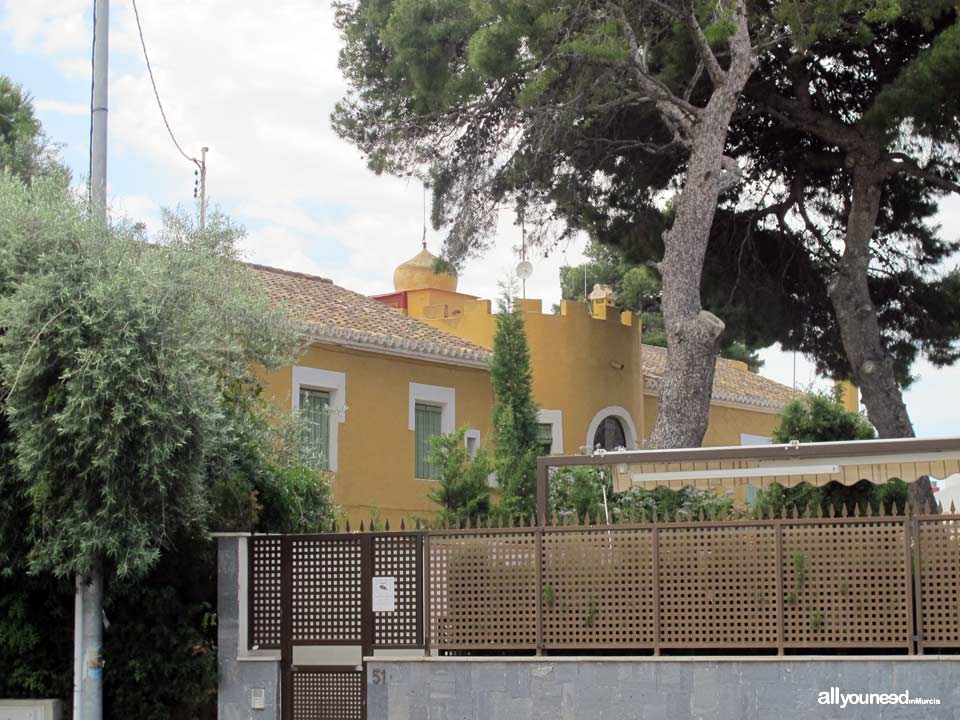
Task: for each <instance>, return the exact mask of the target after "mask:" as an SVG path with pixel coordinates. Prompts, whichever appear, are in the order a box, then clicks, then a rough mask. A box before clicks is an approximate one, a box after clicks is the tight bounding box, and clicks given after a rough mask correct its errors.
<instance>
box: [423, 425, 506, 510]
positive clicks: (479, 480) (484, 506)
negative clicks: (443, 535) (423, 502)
mask: <svg viewBox="0 0 960 720" xmlns="http://www.w3.org/2000/svg"><path fill="white" fill-rule="evenodd" d="M466 431H467V428H466V427H462V428H460V429H459V430H457V432H455V433H448V434H446V435H440V436H438V437H433V438H431V439H430V443H431V451H430V456H429V461H430V463H431V464H432V465H434V466H435V467H436V468H437V469H438V471H439V473H440V478H439V480H438V481H437V483H436V485H435V486H434V487H433V488H431V490H430V491H429V492H428V493H427V497H429V498H430V499H431V500H432V501H433V502H435V503H437V505H439V506H440V512H439V513H438V518H437V519H438V520H439V521H440V522H441V524H444V523H447V522H448V521H451V520H452V521H455V522H460V521H463V520H470V521H473V522H476V521H477V520H478V519H479V518H485V517H488V516H489V515H490V487H489V485H487V478H488V477H489V475H490V473H491V472H492V471H493V466H492V465H491V463H490V459H489V457H488V456H487V453H486V450H484V449H483V448H478V449H477V453H476V455H474V456H473V457H470V454H469V453H468V451H467V447H466V443H465V442H464V437H465V436H466Z"/></svg>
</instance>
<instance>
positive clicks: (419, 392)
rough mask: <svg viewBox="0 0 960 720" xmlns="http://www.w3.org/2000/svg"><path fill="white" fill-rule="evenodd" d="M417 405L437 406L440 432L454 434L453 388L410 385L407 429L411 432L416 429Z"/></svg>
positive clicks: (454, 403)
mask: <svg viewBox="0 0 960 720" xmlns="http://www.w3.org/2000/svg"><path fill="white" fill-rule="evenodd" d="M417 403H424V404H426V405H436V406H438V407H439V408H440V432H442V433H443V434H444V435H448V434H450V433H452V432H454V430H455V429H456V423H457V391H456V390H455V389H454V388H452V387H443V386H442V385H422V384H420V383H410V396H409V400H408V406H407V428H408V429H409V430H410V431H411V432H413V431H414V430H415V429H416V427H417V413H416V405H417Z"/></svg>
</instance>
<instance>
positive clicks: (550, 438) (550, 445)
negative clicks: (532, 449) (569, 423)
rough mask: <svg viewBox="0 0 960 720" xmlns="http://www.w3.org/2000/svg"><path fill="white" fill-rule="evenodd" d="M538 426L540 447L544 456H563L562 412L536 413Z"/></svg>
mask: <svg viewBox="0 0 960 720" xmlns="http://www.w3.org/2000/svg"><path fill="white" fill-rule="evenodd" d="M537 422H538V423H539V424H540V433H541V446H542V448H541V449H542V450H543V454H544V455H562V454H563V412H561V411H560V410H541V411H540V412H539V413H537Z"/></svg>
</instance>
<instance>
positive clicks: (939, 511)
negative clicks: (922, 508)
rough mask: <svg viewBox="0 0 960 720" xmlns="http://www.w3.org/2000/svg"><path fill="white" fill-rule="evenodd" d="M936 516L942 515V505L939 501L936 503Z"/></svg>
mask: <svg viewBox="0 0 960 720" xmlns="http://www.w3.org/2000/svg"><path fill="white" fill-rule="evenodd" d="M937 514H939V515H943V503H942V502H940V501H939V500H938V501H937Z"/></svg>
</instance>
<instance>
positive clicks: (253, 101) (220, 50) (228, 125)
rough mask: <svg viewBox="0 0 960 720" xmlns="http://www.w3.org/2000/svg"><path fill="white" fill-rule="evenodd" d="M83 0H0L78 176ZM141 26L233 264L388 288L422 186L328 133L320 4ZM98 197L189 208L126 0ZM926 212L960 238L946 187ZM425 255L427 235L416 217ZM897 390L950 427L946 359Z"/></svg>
mask: <svg viewBox="0 0 960 720" xmlns="http://www.w3.org/2000/svg"><path fill="white" fill-rule="evenodd" d="M92 7H93V0H44V1H43V2H39V1H36V0H29V1H28V0H0V73H3V74H7V75H9V76H11V77H12V78H13V79H14V81H15V82H18V83H20V84H22V85H23V86H24V87H25V88H26V89H27V90H28V91H29V92H30V93H31V94H32V96H33V98H34V104H35V108H36V111H37V115H38V116H39V118H40V120H41V122H42V123H43V125H44V128H45V130H46V131H47V134H48V135H49V136H50V137H51V138H52V139H54V140H55V141H57V142H59V143H61V144H62V155H63V159H64V160H65V162H66V163H67V165H68V166H69V167H70V168H71V169H72V170H73V173H74V177H75V178H76V179H78V180H80V179H82V178H85V177H86V175H87V174H88V173H87V168H88V162H89V161H88V149H89V132H90V121H89V108H90V44H91V36H92V13H91V9H92ZM138 8H139V10H140V17H141V22H142V25H143V33H144V37H145V40H146V43H147V51H148V53H149V54H150V60H151V63H152V65H153V69H154V75H155V78H156V81H157V86H158V89H159V92H160V97H161V100H162V101H163V105H164V109H165V110H166V114H167V118H168V119H169V121H170V125H171V127H172V128H173V131H174V133H175V135H176V136H177V139H178V140H179V142H180V145H181V146H182V147H183V148H184V149H185V150H186V152H187V153H188V154H189V155H191V156H195V157H199V156H200V148H201V147H202V146H204V145H206V146H208V147H209V148H210V151H209V154H208V157H207V159H208V171H207V188H208V196H209V198H210V202H211V204H212V205H216V206H218V207H219V208H221V209H222V210H223V211H225V212H226V213H227V214H228V215H230V216H231V217H232V218H233V219H234V220H236V221H237V222H238V223H240V224H241V225H243V226H244V227H245V228H246V230H247V236H246V238H245V240H244V249H245V252H246V256H247V258H248V259H249V260H251V261H254V262H259V263H263V264H267V265H273V266H276V267H282V268H286V269H289V270H296V271H300V272H306V273H312V274H317V275H322V276H324V277H329V278H331V279H332V280H333V281H334V282H336V283H338V284H339V285H342V286H344V287H348V288H350V289H352V290H356V291H358V292H363V293H369V294H372V293H382V292H390V291H391V290H392V289H393V287H392V274H393V270H394V268H395V267H396V266H397V265H399V264H400V263H401V262H403V261H404V260H407V259H408V258H410V257H412V256H413V255H415V254H416V253H417V252H418V251H419V249H420V239H421V235H422V232H423V188H422V186H421V185H419V183H417V182H416V181H408V180H404V179H398V178H393V177H388V176H377V175H375V174H374V173H372V172H370V171H369V170H368V169H367V168H366V165H365V162H364V160H363V158H362V157H361V154H360V152H359V151H358V150H357V149H356V148H354V147H353V146H352V145H349V144H348V143H346V142H344V141H342V140H340V139H339V138H338V137H337V136H336V134H335V133H334V132H333V130H332V129H331V126H330V113H331V112H332V110H333V107H334V104H335V103H336V102H337V100H338V99H340V97H342V95H343V93H344V90H345V83H344V81H343V78H342V76H341V75H340V72H339V70H338V68H337V53H338V50H339V38H338V36H337V33H336V31H335V29H334V26H333V12H332V10H331V9H330V3H329V2H327V1H326V0H272V2H268V3H263V2H253V1H252V0H139V1H138ZM109 108H110V110H109V141H108V142H109V155H108V196H109V202H110V206H111V212H113V213H114V214H115V215H126V216H129V217H130V218H131V219H134V220H138V221H142V222H144V223H145V224H146V225H147V229H148V231H149V230H151V229H156V228H157V227H158V225H159V221H160V220H159V219H160V210H161V208H164V207H166V208H173V207H177V206H182V207H184V208H187V209H193V208H194V207H195V205H194V200H193V183H194V174H193V170H194V167H193V165H192V164H191V163H189V162H188V161H187V160H186V159H185V158H184V157H182V156H181V155H180V154H179V152H178V151H177V149H176V148H175V147H174V145H173V143H172V141H171V140H170V137H169V135H168V134H167V131H166V129H165V128H164V125H163V121H162V119H161V116H160V113H159V110H158V109H157V104H156V100H155V99H154V97H153V90H152V88H151V85H150V79H149V76H148V74H147V69H146V65H145V64H144V61H143V55H142V50H141V48H140V44H139V37H138V35H137V28H136V23H135V21H134V15H133V11H132V5H131V3H130V2H129V0H120V1H115V2H114V3H112V7H111V15H110V81H109ZM939 221H940V223H941V224H942V226H943V227H944V231H945V232H946V233H947V234H948V235H949V236H951V237H956V236H957V235H958V234H960V198H956V197H953V198H951V199H949V200H948V201H946V202H945V203H944V204H943V205H942V206H941V214H940V217H939ZM427 243H428V247H429V248H430V249H431V250H432V251H433V252H434V253H438V252H439V250H440V244H441V237H440V235H439V234H438V233H437V232H435V231H433V230H432V229H429V228H428V230H427ZM519 246H520V232H519V229H518V228H517V227H516V226H515V225H514V224H513V217H512V214H511V213H510V211H509V210H505V211H504V212H503V213H501V222H500V227H499V229H498V233H497V236H496V240H495V242H494V245H493V247H492V248H491V250H489V251H488V252H487V253H486V254H485V255H484V256H483V257H481V258H478V259H475V260H472V261H471V262H469V263H468V265H467V266H466V267H465V268H464V270H463V272H462V273H461V277H460V288H459V289H460V290H461V292H467V293H470V294H473V295H479V296H482V297H496V295H497V284H498V282H499V281H501V280H502V279H503V278H504V277H506V275H507V274H508V273H509V272H510V271H511V269H512V268H513V267H515V265H516V263H517V261H518V260H519V258H518V256H517V252H518V250H519ZM583 246H584V240H583V239H582V238H580V239H577V240H574V241H571V243H570V244H569V245H567V246H566V247H562V248H559V249H556V250H554V251H553V252H552V253H551V254H550V255H549V256H548V257H540V256H535V257H533V258H531V259H532V261H533V264H534V274H533V277H532V278H531V279H530V280H528V281H527V297H539V298H542V299H543V301H544V308H549V307H550V306H551V305H552V304H553V303H555V302H558V301H559V297H560V287H559V268H560V267H561V266H562V265H564V264H576V263H578V262H580V261H582V260H583V254H582V253H583ZM762 357H763V359H764V360H765V363H766V364H765V366H764V368H763V370H762V373H763V374H764V375H766V376H767V377H770V378H772V379H774V380H777V381H779V382H782V383H784V384H787V385H793V384H794V382H796V384H797V386H799V387H801V388H808V387H821V388H822V387H828V386H829V383H827V382H825V381H823V380H822V379H818V378H817V377H816V374H815V372H814V370H813V366H812V364H811V363H810V362H809V361H807V360H806V359H805V358H803V357H802V356H798V357H796V358H795V357H794V356H793V354H788V353H783V352H781V351H780V350H779V348H778V347H777V346H774V347H773V348H770V349H767V350H765V351H763V353H762ZM914 374H915V375H917V376H918V378H919V379H918V381H917V382H916V383H915V384H914V385H913V386H912V387H911V389H910V390H908V391H907V392H906V394H905V397H906V401H907V407H908V410H909V411H910V415H911V417H912V419H913V422H914V425H915V427H916V429H917V433H918V435H921V436H924V437H933V436H941V435H960V413H958V412H957V411H956V409H955V407H954V406H953V404H952V402H951V399H953V398H957V397H958V396H960V393H958V389H960V367H953V368H946V369H937V368H934V367H932V366H931V365H930V364H929V363H926V362H925V361H921V362H919V363H918V364H917V366H916V367H915V369H914Z"/></svg>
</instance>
